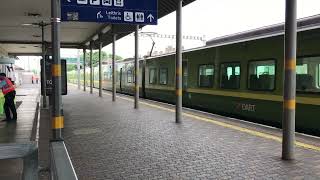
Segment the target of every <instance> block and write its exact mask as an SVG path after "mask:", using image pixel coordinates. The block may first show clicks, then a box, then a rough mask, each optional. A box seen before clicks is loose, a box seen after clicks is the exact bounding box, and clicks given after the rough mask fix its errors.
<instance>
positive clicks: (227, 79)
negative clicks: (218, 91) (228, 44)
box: [220, 63, 240, 89]
mask: <svg viewBox="0 0 320 180" xmlns="http://www.w3.org/2000/svg"><path fill="white" fill-rule="evenodd" d="M220 72H221V75H220V87H221V88H224V89H238V88H240V63H224V64H221V70H220Z"/></svg>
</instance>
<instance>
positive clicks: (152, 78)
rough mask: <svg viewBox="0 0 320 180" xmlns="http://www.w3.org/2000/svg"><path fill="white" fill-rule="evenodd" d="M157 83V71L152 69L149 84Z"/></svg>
mask: <svg viewBox="0 0 320 180" xmlns="http://www.w3.org/2000/svg"><path fill="white" fill-rule="evenodd" d="M156 83H157V69H156V68H151V69H150V70H149V84H156Z"/></svg>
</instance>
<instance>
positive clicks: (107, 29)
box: [101, 25, 111, 34]
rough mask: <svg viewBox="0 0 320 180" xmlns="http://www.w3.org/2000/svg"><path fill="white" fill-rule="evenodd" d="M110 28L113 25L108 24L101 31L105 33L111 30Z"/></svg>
mask: <svg viewBox="0 0 320 180" xmlns="http://www.w3.org/2000/svg"><path fill="white" fill-rule="evenodd" d="M110 30H111V26H110V25H108V26H106V27H104V28H103V29H102V31H101V32H102V33H103V34H105V33H107V32H108V31H110Z"/></svg>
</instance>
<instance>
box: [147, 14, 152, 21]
mask: <svg viewBox="0 0 320 180" xmlns="http://www.w3.org/2000/svg"><path fill="white" fill-rule="evenodd" d="M147 19H149V20H150V22H152V20H153V19H154V17H153V16H152V14H149V16H148V17H147Z"/></svg>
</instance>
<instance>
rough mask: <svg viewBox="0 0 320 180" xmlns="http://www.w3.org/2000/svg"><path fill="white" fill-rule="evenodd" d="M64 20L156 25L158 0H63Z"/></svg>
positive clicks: (62, 16) (62, 15)
mask: <svg viewBox="0 0 320 180" xmlns="http://www.w3.org/2000/svg"><path fill="white" fill-rule="evenodd" d="M61 19H62V21H79V22H101V23H114V24H136V25H140V24H141V25H156V24H157V23H158V1H157V0H61Z"/></svg>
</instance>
